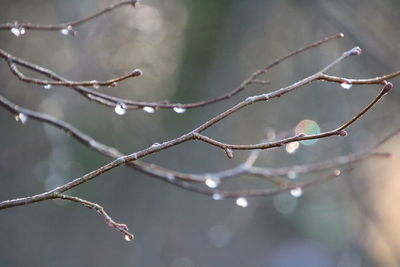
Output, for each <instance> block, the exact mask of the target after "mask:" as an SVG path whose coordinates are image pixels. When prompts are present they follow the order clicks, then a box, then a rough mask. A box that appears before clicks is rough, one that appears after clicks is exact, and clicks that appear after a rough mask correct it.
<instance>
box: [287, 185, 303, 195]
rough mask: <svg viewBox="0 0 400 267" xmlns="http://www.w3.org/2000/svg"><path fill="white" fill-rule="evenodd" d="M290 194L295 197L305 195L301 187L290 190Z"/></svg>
mask: <svg viewBox="0 0 400 267" xmlns="http://www.w3.org/2000/svg"><path fill="white" fill-rule="evenodd" d="M290 194H291V195H292V196H293V197H301V196H302V195H303V189H301V187H297V188H294V189H292V190H290Z"/></svg>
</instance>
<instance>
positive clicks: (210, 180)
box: [204, 176, 221, 188]
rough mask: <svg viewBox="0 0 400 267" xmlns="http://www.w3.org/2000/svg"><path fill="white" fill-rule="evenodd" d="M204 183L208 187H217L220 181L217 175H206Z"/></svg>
mask: <svg viewBox="0 0 400 267" xmlns="http://www.w3.org/2000/svg"><path fill="white" fill-rule="evenodd" d="M204 183H205V184H206V186H208V187H209V188H217V187H218V186H219V184H220V183H221V180H220V179H219V178H218V177H213V176H208V177H207V179H206V180H205V181H204Z"/></svg>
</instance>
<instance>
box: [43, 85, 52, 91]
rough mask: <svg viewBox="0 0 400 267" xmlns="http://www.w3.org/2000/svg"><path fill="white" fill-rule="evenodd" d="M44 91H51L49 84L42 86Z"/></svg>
mask: <svg viewBox="0 0 400 267" xmlns="http://www.w3.org/2000/svg"><path fill="white" fill-rule="evenodd" d="M43 88H44V89H46V90H50V89H51V84H46V85H44V86H43Z"/></svg>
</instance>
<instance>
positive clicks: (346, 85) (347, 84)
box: [340, 82, 353, 90]
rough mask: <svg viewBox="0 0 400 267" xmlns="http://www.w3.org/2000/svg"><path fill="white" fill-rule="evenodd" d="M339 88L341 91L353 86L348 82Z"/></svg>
mask: <svg viewBox="0 0 400 267" xmlns="http://www.w3.org/2000/svg"><path fill="white" fill-rule="evenodd" d="M340 86H342V88H343V89H346V90H349V89H350V88H351V87H352V86H353V84H351V83H350V82H343V83H341V84H340Z"/></svg>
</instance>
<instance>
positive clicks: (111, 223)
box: [54, 194, 134, 241]
mask: <svg viewBox="0 0 400 267" xmlns="http://www.w3.org/2000/svg"><path fill="white" fill-rule="evenodd" d="M54 198H55V199H57V198H58V199H63V200H69V201H72V202H76V203H79V204H82V205H83V206H84V207H86V208H89V209H93V210H95V211H97V212H98V213H99V214H100V215H101V216H103V217H104V220H105V221H106V223H107V225H108V226H109V227H111V228H112V229H115V230H117V231H119V232H121V233H122V234H123V235H124V236H125V240H126V241H131V240H133V238H134V235H133V234H132V233H130V232H129V231H128V230H129V229H128V226H127V225H126V224H123V223H117V222H115V221H114V220H113V219H112V218H111V217H110V216H109V215H108V214H107V212H106V211H105V210H104V208H103V207H102V206H100V205H99V204H97V203H94V202H90V201H88V200H85V199H82V198H79V197H74V196H69V195H65V194H54Z"/></svg>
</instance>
